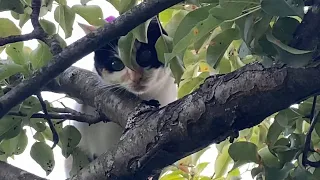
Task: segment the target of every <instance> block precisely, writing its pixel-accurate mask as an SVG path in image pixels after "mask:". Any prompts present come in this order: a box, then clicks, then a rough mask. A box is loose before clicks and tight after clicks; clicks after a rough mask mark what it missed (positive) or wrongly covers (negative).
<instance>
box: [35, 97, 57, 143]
mask: <svg viewBox="0 0 320 180" xmlns="http://www.w3.org/2000/svg"><path fill="white" fill-rule="evenodd" d="M37 98H38V99H39V102H40V104H41V107H42V110H43V113H44V114H45V117H44V119H46V120H47V122H48V124H49V127H50V130H51V132H52V137H53V138H52V139H53V145H52V147H51V149H53V148H54V147H55V146H56V145H57V144H58V142H59V136H58V133H57V131H56V128H55V127H54V125H53V123H52V121H51V119H50V116H49V114H48V109H47V105H46V103H45V102H44V101H43V98H42V96H41V93H40V92H39V93H37Z"/></svg>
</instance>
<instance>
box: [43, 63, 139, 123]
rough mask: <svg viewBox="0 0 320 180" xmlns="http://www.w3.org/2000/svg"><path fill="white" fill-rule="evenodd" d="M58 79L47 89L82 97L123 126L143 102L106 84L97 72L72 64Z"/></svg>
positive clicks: (86, 102) (85, 102)
mask: <svg viewBox="0 0 320 180" xmlns="http://www.w3.org/2000/svg"><path fill="white" fill-rule="evenodd" d="M58 81H59V84H58V83H55V82H51V83H49V84H48V86H47V90H50V91H53V92H57V93H66V94H68V95H69V96H71V97H75V98H77V99H81V100H82V101H84V104H89V105H91V106H92V107H95V108H96V109H97V110H98V112H101V113H104V114H105V115H106V116H107V117H108V119H110V120H112V121H113V122H115V123H117V124H119V125H121V126H122V127H125V125H126V123H127V118H128V116H129V114H130V113H131V112H132V111H133V110H134V108H135V107H137V106H138V105H139V104H140V103H141V100H140V99H139V98H138V97H136V96H135V95H133V94H131V93H129V92H127V91H119V90H118V89H117V88H114V87H113V86H106V85H105V84H104V82H103V80H102V79H101V78H100V77H98V76H97V75H96V74H95V73H93V72H91V71H87V70H84V69H81V68H77V67H73V66H71V67H70V68H68V69H67V70H66V71H64V72H63V73H62V74H61V75H60V76H59V78H58ZM92 87H94V88H92ZM115 92H116V93H115ZM128 100H129V101H128ZM106 102H109V103H106ZM119 112H121V113H119Z"/></svg>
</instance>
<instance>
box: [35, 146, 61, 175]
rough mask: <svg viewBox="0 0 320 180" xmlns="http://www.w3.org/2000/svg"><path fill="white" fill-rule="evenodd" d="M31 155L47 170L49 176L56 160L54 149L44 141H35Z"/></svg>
mask: <svg viewBox="0 0 320 180" xmlns="http://www.w3.org/2000/svg"><path fill="white" fill-rule="evenodd" d="M30 155H31V157H32V159H34V160H35V161H36V162H37V163H38V164H39V165H40V166H41V167H42V169H43V170H45V171H46V174H47V176H48V175H49V174H50V173H51V172H52V170H53V168H54V165H55V161H54V156H53V151H52V149H51V148H50V146H49V145H47V144H46V143H44V142H36V143H34V144H33V145H32V147H31V150H30Z"/></svg>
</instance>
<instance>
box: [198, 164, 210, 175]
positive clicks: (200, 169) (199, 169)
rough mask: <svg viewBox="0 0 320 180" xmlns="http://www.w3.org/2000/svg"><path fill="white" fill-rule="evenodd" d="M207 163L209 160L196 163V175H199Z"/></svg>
mask: <svg viewBox="0 0 320 180" xmlns="http://www.w3.org/2000/svg"><path fill="white" fill-rule="evenodd" d="M208 165H209V162H202V163H199V164H197V166H196V168H195V173H196V174H197V175H200V173H201V172H202V171H203V170H204V169H205V168H206V167H207V166H208Z"/></svg>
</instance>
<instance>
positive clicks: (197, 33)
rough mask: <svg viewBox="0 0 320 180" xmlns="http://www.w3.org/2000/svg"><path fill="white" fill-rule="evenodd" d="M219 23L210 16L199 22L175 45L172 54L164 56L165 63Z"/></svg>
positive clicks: (219, 21)
mask: <svg viewBox="0 0 320 180" xmlns="http://www.w3.org/2000/svg"><path fill="white" fill-rule="evenodd" d="M221 22H222V21H221V20H218V19H216V18H214V17H213V16H211V15H209V17H208V18H207V19H205V20H203V21H200V22H199V23H198V24H197V25H196V26H195V27H194V28H192V30H191V31H190V32H189V33H188V34H187V35H186V36H185V37H183V38H182V39H181V40H180V41H179V42H178V43H177V44H175V46H174V47H173V50H172V53H170V54H165V58H166V62H169V61H170V60H171V59H172V58H174V57H175V56H177V55H178V54H179V53H181V52H183V51H184V50H185V49H186V48H187V47H188V46H189V45H191V44H193V43H195V42H197V41H199V40H200V39H201V38H202V37H203V36H205V35H206V34H207V33H209V32H210V31H212V30H213V29H214V28H216V27H218V26H219V25H220V23H221ZM176 33H177V32H176Z"/></svg>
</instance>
